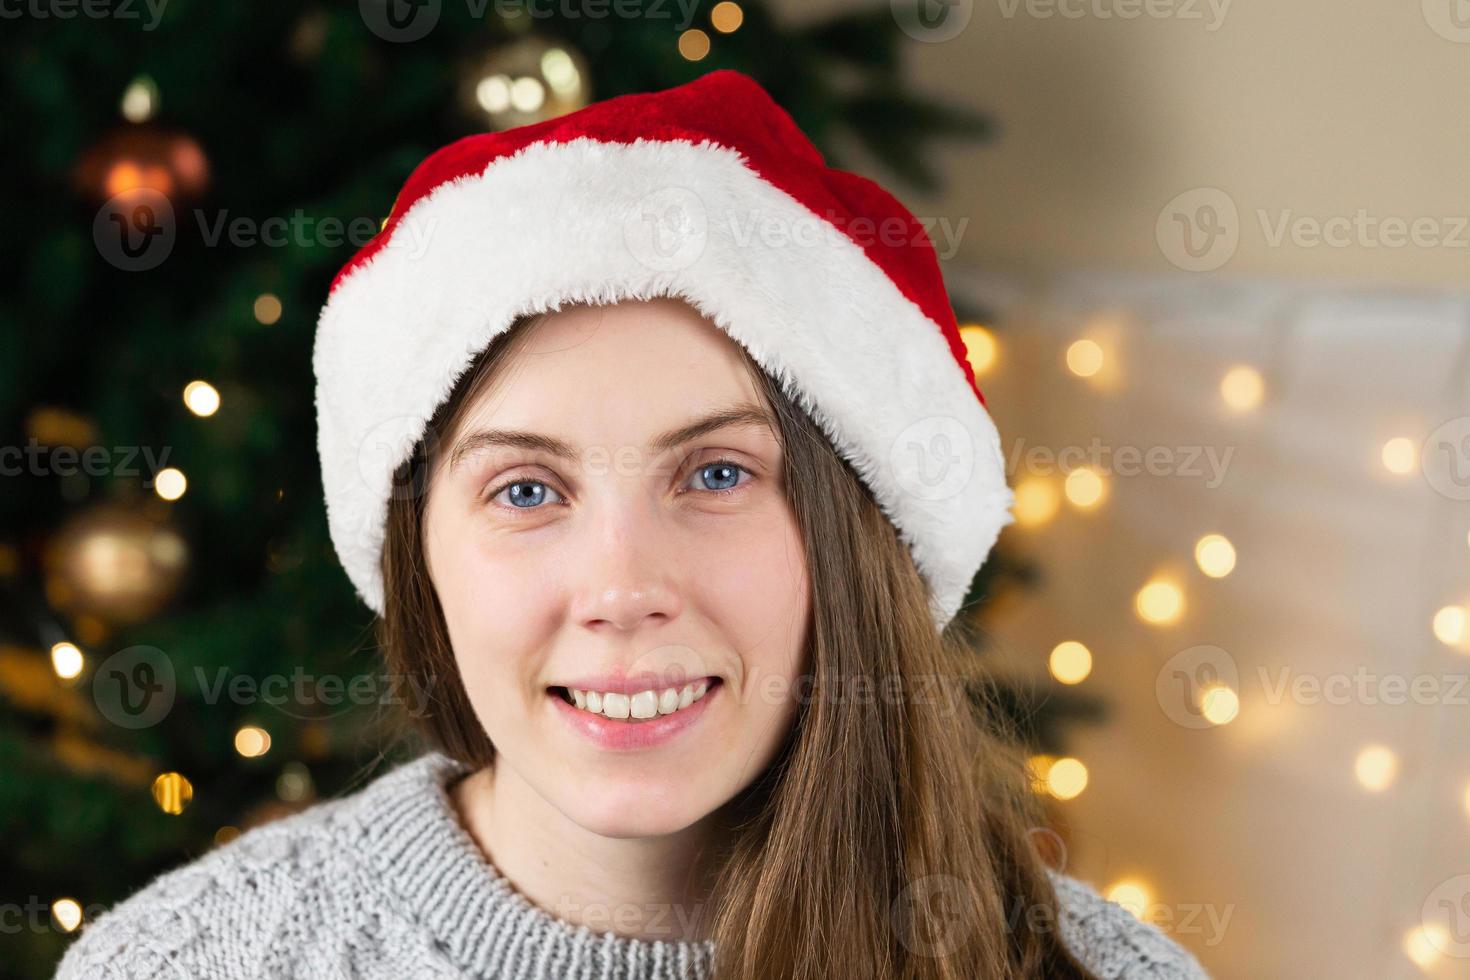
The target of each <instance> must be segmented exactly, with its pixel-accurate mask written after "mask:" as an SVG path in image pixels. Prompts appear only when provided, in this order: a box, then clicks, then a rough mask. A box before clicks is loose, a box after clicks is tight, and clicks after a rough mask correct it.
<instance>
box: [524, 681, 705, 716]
mask: <svg viewBox="0 0 1470 980" xmlns="http://www.w3.org/2000/svg"><path fill="white" fill-rule="evenodd" d="M721 683H722V682H721V680H720V678H718V677H705V678H701V679H700V680H697V681H691V682H689V683H688V684H684V685H682V686H680V687H667V688H660V689H651V690H647V691H637V692H635V693H632V694H619V693H617V692H613V691H583V690H579V689H577V688H568V687H552V688H550V689H549V690H550V692H551V694H552V695H554V696H555V697H559V698H561V699H562V700H563V701H565V702H566V703H567V704H569V705H571V706H572V707H574V708H576V709H577V710H578V711H585V712H587V713H588V714H592V715H597V716H598V717H601V718H610V719H612V720H614V721H626V722H628V723H630V724H638V723H641V722H645V721H654V720H657V719H659V718H666V717H668V716H669V715H676V714H678V713H679V712H681V711H683V710H685V709H686V708H689V707H690V706H692V705H695V704H698V703H699V702H700V701H702V700H703V699H704V698H706V697H708V696H709V694H710V692H712V691H714V690H715V689H716V688H718V687H719V686H720V684H721Z"/></svg>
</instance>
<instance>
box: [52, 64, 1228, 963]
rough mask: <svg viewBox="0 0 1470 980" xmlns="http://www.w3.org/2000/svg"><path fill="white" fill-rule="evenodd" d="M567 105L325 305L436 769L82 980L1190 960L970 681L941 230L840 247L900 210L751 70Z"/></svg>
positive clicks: (353, 804)
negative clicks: (1089, 855)
mask: <svg viewBox="0 0 1470 980" xmlns="http://www.w3.org/2000/svg"><path fill="white" fill-rule="evenodd" d="M716 117H717V118H718V122H716V121H714V120H716ZM553 123H554V125H550V124H542V125H540V126H537V127H525V128H524V129H523V130H513V131H510V132H507V133H500V134H493V135H490V136H485V137H474V138H472V139H471V140H468V141H462V142H461V143H459V144H454V145H453V146H451V147H448V148H446V149H445V150H442V151H440V152H439V154H436V155H435V156H434V157H431V158H430V160H429V161H426V163H425V164H424V165H423V166H421V167H420V168H419V170H417V171H416V172H415V174H414V175H413V176H411V177H410V179H409V182H408V184H407V185H405V189H404V193H403V194H401V195H400V198H399V201H398V202H397V204H396V205H395V207H394V213H393V214H392V215H391V216H390V218H389V220H388V222H387V223H386V226H385V228H384V231H383V234H382V235H381V236H380V240H378V242H377V244H376V246H370V247H369V249H367V250H365V252H364V254H361V255H359V256H357V257H356V258H355V259H354V260H353V263H352V264H350V265H349V267H348V268H347V269H345V270H344V272H343V274H342V275H341V276H339V277H338V279H337V281H336V283H334V286H333V295H332V297H331V298H330V299H329V301H328V306H327V309H326V310H325V311H324V313H323V317H322V322H321V326H320V328H319V333H318V342H317V350H316V364H315V366H316V369H317V375H318V391H317V402H318V411H319V422H320V431H319V448H320V450H321V453H322V462H323V474H324V483H325V486H326V490H327V507H328V517H329V522H330V524H331V527H332V533H333V539H334V543H335V544H336V547H337V550H338V553H339V555H340V556H341V557H342V560H343V564H344V566H345V567H346V568H347V570H348V572H349V575H350V576H351V577H352V578H353V581H354V583H355V584H356V585H357V587H358V590H359V593H360V594H361V595H362V596H363V598H364V600H365V601H366V602H367V603H368V605H369V606H370V607H371V608H373V609H374V611H375V612H377V613H378V615H379V620H378V622H379V629H380V637H381V640H382V646H383V651H384V655H385V657H386V659H387V662H388V665H389V670H390V672H391V673H392V674H393V675H394V676H395V677H397V678H398V679H400V681H402V682H404V683H411V684H412V685H414V687H415V688H416V689H419V690H427V691H429V692H430V693H431V696H432V697H431V702H430V703H431V708H430V709H429V710H427V711H425V712H422V713H421V714H419V715H418V716H417V717H416V718H415V721H416V722H417V725H418V728H419V730H420V733H421V734H422V736H423V737H424V739H425V741H426V743H427V745H426V751H425V752H424V753H423V754H422V755H421V756H420V757H419V758H418V759H416V760H415V761H412V762H409V763H407V764H404V765H402V766H400V767H398V768H396V769H393V770H391V771H390V772H388V773H386V774H384V775H381V776H379V777H378V778H377V779H376V780H375V781H373V782H372V783H370V784H369V785H368V786H366V787H365V788H363V789H361V790H358V791H357V792H355V793H353V794H352V795H350V796H346V797H343V798H341V799H337V800H333V801H329V802H326V803H322V804H318V805H317V806H315V807H313V808H312V809H310V810H308V811H306V812H304V813H302V814H298V815H296V816H293V817H290V818H287V819H284V820H280V821H277V822H275V823H273V824H269V825H267V826H265V827H261V828H258V829H256V830H253V831H250V832H248V833H246V834H244V835H242V836H241V837H240V838H238V839H237V840H236V841H234V842H232V843H230V844H228V845H225V846H223V847H221V848H218V849H216V850H215V851H213V852H211V853H210V854H209V855H206V856H205V857H203V858H201V859H199V860H197V861H195V862H194V863H192V864H190V865H187V866H185V867H183V868H181V869H178V870H176V871H173V872H171V873H169V874H166V875H164V876H162V877H161V878H159V879H158V880H156V881H154V882H153V883H152V884H150V885H149V886H148V887H146V888H145V889H143V890H142V891H141V892H139V893H138V894H136V895H135V896H133V897H132V898H130V899H129V900H128V901H126V902H124V903H123V904H122V905H120V906H119V907H118V908H116V909H114V910H112V911H111V912H109V913H105V914H104V915H102V916H101V917H99V918H98V919H97V920H96V921H95V922H94V923H92V924H91V925H89V926H87V927H86V928H85V929H84V930H83V932H82V935H81V937H80V938H79V940H78V941H77V942H76V943H75V944H74V946H73V947H72V948H71V950H70V951H69V952H68V954H67V957H66V959H65V961H64V962H63V964H62V967H61V971H60V973H59V976H62V977H77V978H80V977H88V978H91V977H97V976H119V977H130V978H131V977H164V976H178V977H189V978H203V977H211V978H213V977H278V976H301V977H395V978H396V977H401V976H413V977H446V978H448V977H482V978H492V977H493V978H514V980H520V978H527V980H530V978H553V977H555V978H563V977H573V978H592V977H607V978H629V980H634V978H638V980H642V978H676V977H685V978H689V977H692V978H709V977H717V978H719V980H778V978H793V980H794V978H817V977H822V978H826V977H841V978H874V980H878V978H914V980H920V978H933V980H940V978H946V980H949V978H953V980H958V978H977V980H978V978H1020V977H1046V978H1054V977H1110V978H1111V977H1125V978H1143V977H1151V978H1197V977H1203V976H1204V974H1203V972H1202V971H1201V970H1200V968H1199V965H1198V963H1197V962H1196V961H1195V960H1194V959H1193V958H1192V957H1191V956H1190V955H1189V954H1188V953H1186V952H1185V951H1183V950H1182V949H1181V948H1180V947H1179V946H1177V945H1176V944H1174V943H1173V942H1172V941H1170V940H1169V939H1167V938H1166V937H1165V936H1164V935H1163V934H1162V933H1160V932H1159V931H1158V930H1157V929H1155V928H1154V927H1152V926H1150V925H1146V924H1143V923H1140V922H1138V921H1137V920H1136V919H1134V918H1133V916H1131V915H1130V914H1129V913H1128V912H1126V911H1125V910H1124V909H1122V908H1121V907H1120V906H1118V905H1115V904H1113V903H1110V902H1106V901H1104V900H1103V899H1101V898H1100V897H1099V896H1098V895H1097V894H1096V892H1094V891H1093V890H1092V889H1091V888H1090V887H1088V886H1087V885H1085V884H1083V883H1081V882H1079V881H1076V880H1074V879H1072V878H1070V877H1068V876H1067V875H1065V874H1063V873H1061V872H1060V870H1057V869H1053V868H1051V867H1049V866H1048V865H1047V864H1046V863H1045V862H1044V861H1043V860H1042V859H1041V857H1040V854H1039V852H1038V850H1037V848H1036V847H1035V845H1034V832H1035V831H1036V829H1037V828H1038V827H1039V826H1040V823H1041V819H1040V815H1039V814H1038V812H1037V809H1036V805H1035V803H1034V801H1033V800H1032V798H1031V796H1030V793H1029V790H1028V783H1027V780H1026V778H1025V773H1024V769H1023V764H1022V761H1021V758H1020V756H1019V755H1018V753H1017V752H1016V750H1014V749H1013V748H1010V747H1008V746H1007V745H1006V744H1004V743H1003V742H1002V741H1001V740H1000V739H999V738H998V736H997V735H996V733H995V732H994V731H993V728H992V726H991V725H989V724H988V722H987V710H986V706H985V705H984V704H983V703H980V704H974V703H972V701H971V699H970V693H969V688H970V685H969V684H968V683H967V682H969V681H971V680H972V679H973V673H974V671H973V667H972V666H971V664H972V662H973V653H971V652H969V650H968V647H967V645H966V644H965V643H964V642H962V640H961V638H960V637H959V635H958V633H959V632H960V631H959V629H950V628H948V627H949V626H950V624H951V623H952V622H956V620H955V619H954V614H955V612H956V610H957V607H958V605H959V602H960V600H961V599H962V598H963V595H964V587H965V586H966V585H967V584H968V582H969V579H970V577H971V576H973V574H974V572H975V570H976V568H977V567H978V565H979V564H980V562H981V561H983V559H984V557H985V554H986V553H987V552H988V550H989V548H990V546H991V544H992V543H993V540H994V536H995V534H996V533H997V532H998V531H999V529H1000V527H1001V526H1002V525H1003V524H1004V523H1005V522H1006V520H1008V517H1007V516H1006V515H1005V513H1004V511H1005V508H1006V506H1007V505H1008V504H1009V501H1010V494H1009V491H1008V490H1007V489H1006V487H1005V483H1004V474H1003V471H1002V469H1001V468H1000V462H1001V460H1000V454H999V452H998V449H997V446H996V443H995V437H994V430H993V426H990V425H989V420H988V416H987V415H986V414H985V411H984V408H983V400H982V399H980V397H979V392H978V391H976V390H975V389H974V387H973V378H972V377H971V376H970V375H969V372H968V371H967V370H965V369H964V368H963V356H962V354H960V353H958V350H959V348H958V344H957V331H956V330H955V327H954V324H953V317H952V314H947V307H944V308H942V309H941V306H940V304H939V299H940V298H942V293H941V292H940V291H939V289H938V278H937V266H936V265H935V264H934V261H933V255H932V249H931V248H929V247H928V246H927V239H924V241H923V243H922V244H915V243H914V242H915V239H912V238H908V239H904V236H897V238H899V239H904V240H902V241H891V242H888V243H880V242H877V241H876V240H875V241H874V242H872V243H868V244H864V243H861V242H859V241H858V238H857V237H855V235H856V234H857V233H856V232H853V231H852V229H853V228H854V226H855V224H854V223H855V222H856V221H857V220H858V219H861V218H868V219H870V220H872V221H874V227H875V228H876V227H878V224H879V223H881V221H883V220H885V219H889V218H898V219H900V220H901V227H903V228H904V229H908V228H909V227H911V226H910V224H909V222H913V221H914V219H913V218H912V216H911V215H909V216H907V219H906V220H903V216H904V215H907V212H905V211H902V210H901V205H898V204H897V202H896V201H894V200H893V199H892V198H891V197H888V196H887V195H884V194H882V193H881V191H879V190H877V189H876V186H875V185H871V184H868V183H866V182H859V181H860V179H859V178H855V177H853V176H851V175H845V174H840V172H837V171H831V170H828V169H827V168H825V166H824V165H823V164H822V163H821V160H820V156H817V155H816V154H815V150H813V149H811V148H810V145H809V144H806V143H804V141H800V140H798V138H797V134H796V131H795V127H794V125H793V124H792V123H791V122H790V120H789V117H786V116H785V115H784V113H781V112H780V110H779V108H777V107H776V106H775V104H774V103H772V102H770V100H769V99H768V97H766V96H765V94H764V93H763V92H762V91H761V90H760V89H759V88H758V86H756V85H755V84H754V83H753V82H751V81H750V80H749V79H748V78H745V77H744V76H741V75H738V74H736V73H733V72H716V73H712V74H711V75H707V76H705V77H704V78H703V79H700V80H699V81H697V82H694V83H690V84H689V85H686V86H681V87H679V88H676V89H671V90H669V91H667V92H663V93H654V94H652V95H648V96H633V97H626V98H624V99H615V100H611V101H609V102H605V103H599V104H597V105H595V106H592V107H589V108H588V109H587V110H583V111H582V112H580V113H577V114H574V115H573V116H570V117H567V118H566V119H564V120H561V121H553ZM645 132H651V133H654V134H657V137H656V138H654V139H640V138H638V137H637V136H636V135H635V134H637V133H645ZM696 134H698V135H702V136H703V139H702V140H695V139H692V138H690V137H691V136H692V135H696ZM716 137H718V138H716ZM733 149H738V150H739V153H732V152H730V151H731V150H733ZM817 203H820V204H822V205H825V206H829V207H828V210H829V213H828V214H827V215H825V216H823V217H822V218H821V221H822V222H823V225H822V229H821V230H822V234H820V235H816V236H811V235H808V236H807V241H806V243H804V244H803V243H802V242H801V240H800V238H799V237H798V235H797V234H795V233H794V232H800V231H801V229H800V228H798V227H797V223H798V222H799V221H800V220H804V219H803V217H802V213H801V209H805V211H806V212H808V213H812V214H817V213H819V212H818V211H814V210H813V206H814V204H817ZM761 209H771V210H770V212H769V213H770V214H775V215H776V216H777V217H779V218H780V219H781V220H782V221H784V222H785V226H784V227H785V230H786V231H787V232H789V233H793V234H790V235H788V237H787V238H786V239H784V241H782V242H780V243H773V242H772V241H770V240H767V239H766V238H764V237H762V236H761V235H759V234H757V235H755V236H753V237H750V236H747V237H745V238H744V239H742V238H741V236H740V234H739V232H738V227H737V225H738V218H740V217H741V216H744V215H749V214H754V213H756V212H758V211H760V210H761ZM649 216H651V220H650V221H646V222H645V221H644V219H645V218H648V217H649ZM767 216H769V214H768V215H767ZM727 219H729V220H728V221H727ZM834 219H835V220H834ZM843 225H845V226H847V228H848V229H849V231H843V232H841V233H840V234H839V235H837V236H836V237H834V236H832V235H831V234H830V233H829V231H828V230H829V229H835V228H839V227H841V226H843ZM807 231H810V229H807ZM410 238H412V239H415V240H416V241H417V242H418V246H417V247H416V248H414V249H398V250H397V251H394V250H393V248H392V245H391V243H392V242H394V241H398V240H400V239H401V240H403V241H407V240H408V239H410ZM691 243H692V244H691ZM792 243H796V244H792ZM885 250H886V251H885ZM817 314H820V319H818V318H817Z"/></svg>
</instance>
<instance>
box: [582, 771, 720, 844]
mask: <svg viewBox="0 0 1470 980" xmlns="http://www.w3.org/2000/svg"><path fill="white" fill-rule="evenodd" d="M597 797H598V798H597V799H595V800H593V799H588V798H587V796H585V795H579V796H577V797H575V798H573V799H567V800H564V801H563V803H564V806H563V808H562V812H564V813H565V814H566V815H567V816H568V817H570V818H571V819H572V820H574V821H575V822H576V823H577V824H578V825H579V826H581V827H584V828H586V829H587V830H589V831H591V832H592V833H594V834H599V835H601V836H603V837H613V838H620V839H626V838H637V837H663V836H666V835H669V834H676V833H678V832H680V831H682V830H686V829H687V828H689V827H690V826H692V825H693V824H695V823H698V822H699V821H700V820H701V819H703V818H704V817H705V816H706V815H707V814H708V813H709V812H710V811H711V810H713V809H714V806H713V805H711V806H708V807H705V806H700V805H699V804H698V803H697V801H696V800H695V799H693V798H692V797H691V795H690V793H689V788H688V787H687V786H658V787H651V786H649V785H648V783H647V781H646V780H636V781H630V782H628V783H626V784H624V785H623V786H608V785H599V786H598V789H597Z"/></svg>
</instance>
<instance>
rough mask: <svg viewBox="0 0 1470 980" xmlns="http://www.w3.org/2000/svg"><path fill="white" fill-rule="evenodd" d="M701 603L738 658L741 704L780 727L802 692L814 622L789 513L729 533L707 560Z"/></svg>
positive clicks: (801, 553) (798, 543)
mask: <svg viewBox="0 0 1470 980" xmlns="http://www.w3.org/2000/svg"><path fill="white" fill-rule="evenodd" d="M703 559H704V560H703V567H705V568H707V569H708V570H709V571H708V573H707V574H704V575H702V576H700V578H699V580H698V581H699V585H698V589H699V592H700V596H701V598H700V602H701V605H702V606H703V608H704V609H705V610H706V611H707V612H708V613H709V615H710V618H711V620H712V621H713V625H714V628H715V629H717V630H718V631H719V633H720V634H721V635H722V638H723V640H724V642H726V643H728V644H729V647H730V649H731V650H732V651H733V652H734V653H735V654H736V655H737V656H738V658H739V664H740V669H741V671H742V675H743V676H741V677H740V678H739V683H740V688H741V694H742V697H743V700H744V703H745V704H746V705H748V706H749V709H750V714H751V716H752V717H754V718H757V719H759V720H760V721H761V722H762V723H763V724H765V725H771V726H777V725H779V724H780V720H781V719H782V718H784V717H788V716H789V711H790V709H791V708H792V706H793V705H792V701H793V699H794V698H795V697H797V696H798V695H800V693H801V692H802V691H803V690H804V689H805V688H804V687H803V686H802V685H800V683H799V677H800V675H801V673H802V672H803V671H804V670H806V669H807V663H806V652H807V651H806V646H807V644H806V639H807V631H808V629H809V625H810V621H811V601H810V590H809V586H808V582H807V569H806V558H805V553H804V548H803V545H802V540H801V535H800V532H799V531H798V530H797V527H796V523H795V518H794V517H793V516H792V515H791V514H790V513H789V511H788V510H787V509H785V508H784V507H782V508H777V509H775V510H774V511H773V513H771V514H770V515H768V517H767V519H765V520H762V521H760V522H759V523H758V524H753V525H751V526H748V527H746V528H744V529H742V530H741V531H739V532H738V533H732V534H731V535H730V536H729V538H728V540H725V541H723V542H722V543H720V545H719V546H717V547H713V548H711V549H710V550H708V551H706V552H705V553H704V555H703Z"/></svg>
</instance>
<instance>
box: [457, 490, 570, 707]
mask: <svg viewBox="0 0 1470 980" xmlns="http://www.w3.org/2000/svg"><path fill="white" fill-rule="evenodd" d="M437 531H438V533H437V537H436V539H435V540H434V541H433V542H432V543H431V544H430V550H431V553H432V566H433V579H434V588H435V591H436V593H437V594H438V596H439V604H440V607H441V608H442V609H443V610H444V622H445V625H446V627H447V628H448V631H449V642H450V645H451V646H452V648H453V650H454V656H455V660H456V661H457V663H458V664H459V669H460V674H461V675H462V676H463V678H464V683H465V688H466V690H467V691H468V693H469V696H470V700H471V702H472V703H474V705H475V707H476V710H477V712H479V713H480V714H481V716H482V719H483V718H484V717H486V716H490V713H489V712H487V711H486V710H484V708H485V705H487V704H492V703H493V704H495V705H500V706H509V705H510V704H512V703H513V702H514V701H515V700H517V699H518V692H519V691H520V690H521V688H523V687H525V686H526V685H528V684H529V680H528V678H530V677H532V676H534V669H535V664H532V663H529V662H521V661H519V660H518V659H517V654H518V652H519V651H530V650H535V649H537V648H538V644H537V643H535V642H532V640H533V638H534V636H535V635H536V634H537V632H538V631H540V632H541V633H544V632H545V626H544V623H545V622H546V621H547V620H548V617H549V615H550V597H551V596H553V595H555V592H554V590H553V589H552V588H551V581H550V579H551V577H553V576H554V569H551V568H549V567H542V566H543V564H544V563H540V562H538V561H537V560H536V557H535V555H534V553H533V554H519V553H514V552H515V549H507V548H505V547H504V545H503V544H500V545H498V546H496V545H495V542H493V541H490V540H487V536H486V535H484V534H477V533H476V529H475V528H474V527H473V523H472V522H471V521H469V520H463V519H461V520H454V519H448V520H445V521H443V522H442V523H441V524H440V525H439V526H438V528H437Z"/></svg>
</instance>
